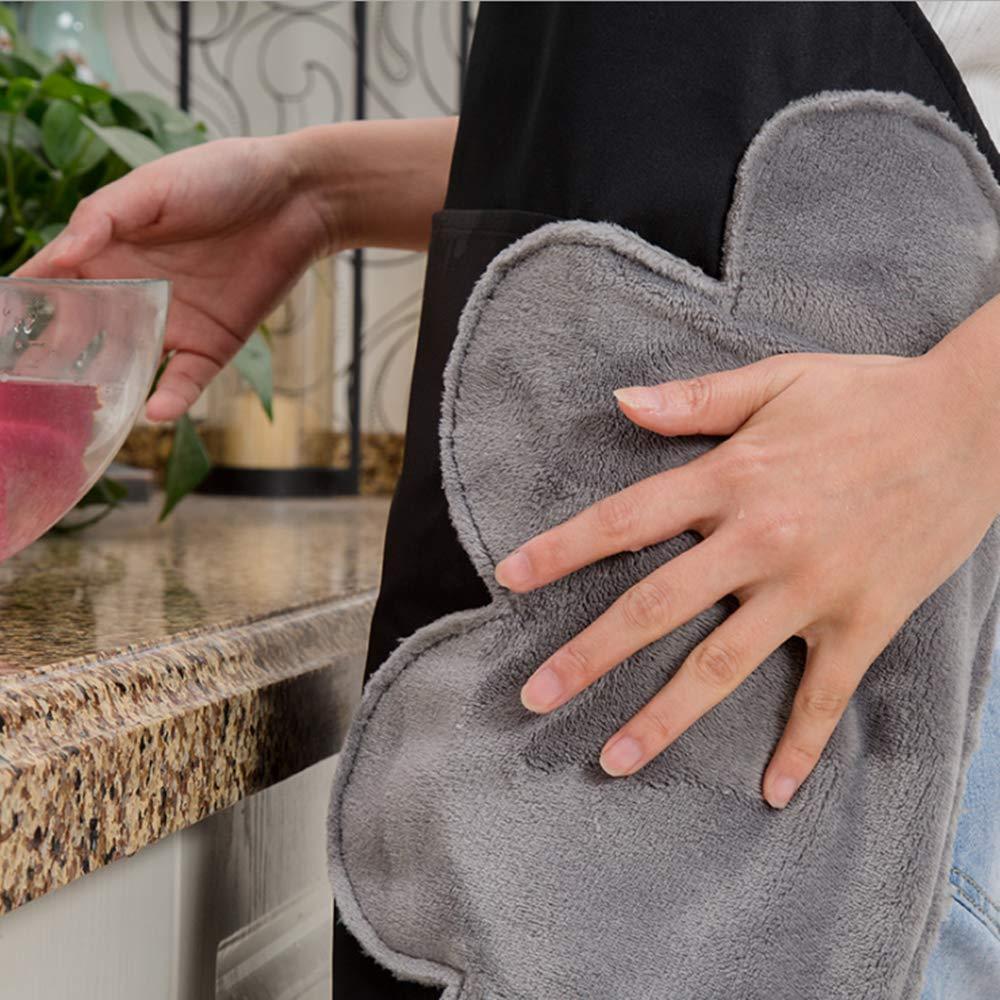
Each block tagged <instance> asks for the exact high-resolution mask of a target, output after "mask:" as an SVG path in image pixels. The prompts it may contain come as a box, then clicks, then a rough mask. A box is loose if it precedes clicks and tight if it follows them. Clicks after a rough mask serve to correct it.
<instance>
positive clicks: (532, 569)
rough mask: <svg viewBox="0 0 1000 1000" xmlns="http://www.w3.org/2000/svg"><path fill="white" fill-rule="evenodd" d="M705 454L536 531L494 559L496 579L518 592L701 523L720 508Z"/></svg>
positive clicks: (714, 514)
mask: <svg viewBox="0 0 1000 1000" xmlns="http://www.w3.org/2000/svg"><path fill="white" fill-rule="evenodd" d="M710 454H711V452H706V453H704V454H702V455H699V456H698V457H697V458H696V459H694V460H692V461H690V462H688V463H687V464H686V465H681V466H678V467H677V468H674V469H668V470H666V471H665V472H661V473H658V474H656V475H654V476H650V477H649V478H648V479H643V480H640V481H639V482H638V483H635V484H633V485H632V486H629V487H627V488H626V489H624V490H621V491H620V492H618V493H613V494H612V495H611V496H609V497H605V498H604V499H603V500H599V501H598V502H597V503H596V504H593V505H592V506H590V507H588V508H586V509H585V510H583V511H581V512H580V513H579V514H576V515H574V516H573V517H571V518H570V519H569V520H568V521H564V522H563V523H562V524H560V525H557V526H556V527H554V528H550V529H549V530H548V531H543V532H542V533H541V534H540V535H536V536H535V537H534V538H532V539H530V540H528V541H527V542H525V543H524V544H523V545H521V546H520V547H519V548H517V549H515V550H514V551H513V552H512V553H510V555H508V556H507V557H506V558H505V559H502V560H501V561H500V562H499V563H498V564H497V566H496V570H495V574H496V579H497V583H499V584H500V585H501V586H502V587H506V588H508V589H509V590H513V591H516V592H518V593H523V592H525V591H529V590H534V589H535V588H536V587H542V586H544V585H545V584H547V583H552V581H554V580H558V579H559V578H560V577H563V576H566V575H567V574H568V573H573V572H575V571H576V570H578V569H582V568H583V567H584V566H588V565H590V564H591V563H594V562H597V561H598V560H600V559H604V558H606V557H607V556H611V555H615V554H617V553H619V552H636V551H638V550H639V549H642V548H645V547H646V546H648V545H654V544H655V543H657V542H662V541H664V540H665V539H667V538H673V537H674V536H675V535H679V534H681V533H682V532H684V531H686V530H688V529H690V528H695V529H697V528H699V526H700V527H704V526H705V525H706V524H707V523H709V522H710V521H712V520H714V519H715V518H716V516H717V514H718V513H719V512H718V510H717V509H716V505H715V504H713V502H712V500H711V498H712V497H714V496H717V495H718V494H717V492H716V491H714V490H707V489H706V488H705V466H706V460H707V458H708V456H709V455H710Z"/></svg>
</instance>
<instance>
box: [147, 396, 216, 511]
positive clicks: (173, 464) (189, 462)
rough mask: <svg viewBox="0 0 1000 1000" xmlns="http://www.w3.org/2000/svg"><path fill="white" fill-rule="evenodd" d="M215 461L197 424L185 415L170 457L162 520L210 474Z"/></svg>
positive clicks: (175, 431)
mask: <svg viewBox="0 0 1000 1000" xmlns="http://www.w3.org/2000/svg"><path fill="white" fill-rule="evenodd" d="M211 468H212V460H211V459H210V458H209V457H208V452H207V451H205V446H204V445H203V444H202V443H201V438H200V437H198V431H197V430H196V429H195V426H194V422H193V421H192V420H191V418H190V417H189V416H188V415H187V414H186V413H185V414H184V416H182V417H181V418H180V419H179V420H178V421H177V423H176V424H175V425H174V441H173V444H172V445H171V448H170V455H169V457H168V458H167V470H166V480H165V483H164V487H165V490H166V496H165V498H164V501H163V510H161V511H160V520H161V521H162V520H164V519H165V518H166V517H167V515H168V514H169V513H170V512H171V511H172V510H173V509H174V507H176V506H177V504H178V503H179V502H180V500H181V499H183V498H184V497H186V496H187V495H188V493H190V492H191V491H192V490H193V489H195V488H196V487H197V486H198V484H199V483H200V482H201V481H202V480H203V479H204V478H205V476H207V475H208V473H209V471H210V470H211Z"/></svg>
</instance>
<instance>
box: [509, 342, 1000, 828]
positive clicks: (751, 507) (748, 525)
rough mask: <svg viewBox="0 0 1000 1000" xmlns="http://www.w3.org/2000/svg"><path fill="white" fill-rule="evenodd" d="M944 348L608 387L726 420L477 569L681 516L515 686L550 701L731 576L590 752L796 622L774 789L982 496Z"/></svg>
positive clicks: (968, 531)
mask: <svg viewBox="0 0 1000 1000" xmlns="http://www.w3.org/2000/svg"><path fill="white" fill-rule="evenodd" d="M957 353H958V352H956V351H950V352H949V351H945V350H933V351H931V352H929V353H928V354H925V355H922V356H920V357H916V358H904V357H894V356H887V355H837V354H789V355H779V356H775V357H771V358H768V359H766V360H764V361H760V362H758V363H756V364H752V365H748V366H746V367H744V368H738V369H734V370H732V371H725V372H718V373H715V374H709V375H706V376H703V377H700V378H695V379H688V380H684V381H675V382H667V383H665V384H663V385H659V386H655V387H633V388H628V389H622V390H619V391H618V392H617V393H616V394H615V395H616V396H617V397H618V401H619V405H620V407H621V409H622V411H623V413H624V414H625V416H626V417H627V418H628V419H630V420H632V421H634V422H635V423H636V424H638V425H639V426H641V427H644V428H647V429H648V430H650V431H653V432H654V433H657V434H667V435H686V434H710V435H731V436H730V437H728V438H727V440H725V441H723V442H721V443H720V444H719V445H717V446H716V447H714V448H712V449H711V450H709V451H707V452H705V453H704V454H702V455H700V456H699V457H698V458H697V459H695V460H694V461H691V462H689V463H687V464H686V465H682V466H679V467H677V468H674V469H669V470H666V471H664V472H662V473H660V474H658V475H656V476H653V477H651V478H649V479H645V480H643V481H641V482H638V483H636V484H634V485H633V486H630V487H629V488H627V489H625V490H623V491H621V492H620V493H617V494H614V495H613V496H610V497H608V498H607V499H605V500H602V501H601V502H599V503H597V504H595V505H594V506H592V507H589V508H588V509H586V510H584V511H583V512H582V513H580V514H577V515H576V516H575V517H573V518H571V519H570V520H568V521H565V522H564V523H563V524H560V525H558V526H557V527H555V528H552V529H550V530H548V531H545V532H544V533H542V534H540V535H537V536H536V537H534V538H532V539H531V540H529V541H528V542H526V543H525V544H524V545H522V546H520V548H518V549H517V550H516V551H515V552H513V553H511V554H510V555H508V556H507V557H506V558H505V559H504V560H503V561H502V562H501V563H500V564H499V565H498V566H497V568H496V578H497V581H498V582H499V583H501V584H502V585H503V586H505V587H508V588H510V589H511V590H514V591H519V592H523V591H529V590H532V589H534V588H536V587H540V586H544V585H545V584H547V583H550V582H552V581H553V580H557V579H559V578H560V577H563V576H565V575H567V574H569V573H572V572H573V571H575V570H577V569H580V568H581V567H583V566H586V565H588V564H590V563H593V562H596V561H598V560H600V559H603V558H605V557H606V556H609V555H612V554H613V553H617V552H623V551H635V550H638V549H640V548H643V547H645V546H648V545H652V544H654V543H656V542H659V541H662V540H664V539H667V538H671V537H673V536H675V535H678V534H680V533H682V532H683V531H685V530H689V529H692V530H694V531H697V532H698V533H699V534H700V535H701V536H702V540H701V541H699V542H698V543H697V544H696V545H694V546H693V547H691V548H690V549H688V550H686V551H685V552H683V553H682V554H681V555H679V556H677V557H676V558H674V559H671V560H670V561H668V562H666V563H665V564H664V565H663V566H661V567H660V568H659V569H657V570H656V571H655V572H653V573H652V574H650V575H649V576H648V577H646V578H645V579H644V580H642V581H640V582H639V583H637V584H636V585H635V586H633V587H632V588H630V589H629V590H628V591H626V592H625V593H624V594H623V595H622V596H621V597H620V598H618V600H616V601H615V602H614V603H613V604H612V605H611V606H610V607H609V608H608V610H607V611H606V612H605V613H604V614H602V615H601V616H600V617H599V618H598V619H597V620H596V621H595V622H593V624H591V625H589V626H588V627H587V628H585V629H584V630H583V631H582V632H580V633H579V634H578V635H576V636H575V637H574V638H572V639H571V640H570V641H569V642H568V643H566V644H565V645H564V646H562V647H561V648H560V649H559V650H557V651H556V652H555V653H554V654H553V655H552V656H550V657H549V658H548V659H547V660H546V661H545V662H544V663H543V664H541V666H539V667H538V669H537V670H536V671H535V672H534V673H533V674H532V676H531V677H530V678H529V679H528V681H527V683H526V684H525V685H524V687H523V689H522V692H521V698H522V701H523V702H524V705H525V706H526V707H527V708H528V709H530V710H532V711H534V712H550V711H552V710H553V709H554V708H556V707H558V706H559V705H562V704H563V703H564V702H566V701H567V700H569V699H570V698H572V697H573V696H574V695H576V694H579V692H580V691H582V690H583V689H584V688H586V687H587V686H588V685H589V684H591V683H593V682H594V681H595V680H596V679H597V678H599V677H600V676H601V675H603V674H605V673H607V672H608V671H609V670H611V669H612V668H613V667H614V666H615V665H617V664H619V663H620V662H621V661H622V660H624V659H625V658H626V657H628V656H630V655H631V654H633V653H635V652H636V651H637V650H639V649H641V648H642V647H644V646H646V645H648V644H649V643H651V642H653V641H654V640H656V639H658V638H660V637H661V636H663V635H665V634H666V633H668V632H670V631H671V630H672V629H674V628H677V627H678V626H679V625H681V624H682V623H683V622H685V621H687V620H689V619H691V618H693V617H694V616H695V615H697V614H698V613H699V612H701V611H702V610H704V609H705V608H708V607H710V606H711V605H713V604H714V603H715V602H717V601H718V600H720V599H721V598H722V597H724V596H725V595H727V594H733V595H735V596H736V598H737V599H738V600H739V604H740V606H739V607H738V608H737V610H736V611H734V612H733V613H732V614H731V615H730V616H729V617H728V618H727V619H726V620H725V621H724V622H723V623H722V624H721V625H719V627H718V628H716V629H715V631H714V632H713V633H712V634H711V635H709V636H708V637H707V638H706V639H705V640H704V641H702V642H701V643H700V644H699V645H698V646H696V647H695V649H693V650H692V651H691V653H690V655H689V656H688V657H687V658H686V660H685V661H684V662H683V664H682V665H681V666H680V668H679V669H678V671H677V673H676V674H675V675H674V676H673V677H672V678H671V679H670V681H669V682H668V683H667V684H666V685H665V686H664V687H663V688H662V690H660V691H659V692H658V693H657V695H656V696H655V697H654V698H653V699H652V700H651V701H650V702H649V703H648V704H647V705H646V706H645V707H644V708H643V709H642V710H641V711H640V712H639V713H638V714H636V715H635V716H634V717H633V718H632V719H630V720H629V721H628V722H627V723H626V724H625V725H624V726H623V727H622V728H621V729H620V730H619V731H618V732H617V733H615V734H614V735H613V736H612V737H611V738H610V739H609V740H608V742H607V743H606V744H605V746H604V748H603V750H602V753H601V765H602V767H603V768H604V770H605V771H607V772H608V773H609V774H611V775H627V774H632V773H633V772H635V771H637V770H638V769H639V768H641V767H643V766H644V765H645V764H646V763H648V762H649V761H650V760H651V759H652V758H653V757H655V756H656V755H657V754H658V753H660V752H661V751H662V750H663V749H664V748H665V747H667V746H668V745H669V744H670V743H672V742H673V741H674V740H676V739H677V738H678V737H679V736H680V735H681V734H682V733H683V732H684V731H685V730H686V729H687V728H688V727H689V726H691V725H692V723H694V722H695V721H696V720H697V719H698V718H699V717H700V716H702V715H704V714H705V713H706V712H708V711H710V710H711V709H712V707H713V706H714V705H716V704H718V703H719V702H720V701H721V700H722V699H723V698H725V697H726V696H727V695H728V694H730V693H731V692H732V691H733V690H734V689H735V688H736V687H737V685H739V684H740V683H741V682H742V681H743V680H744V679H745V678H746V677H747V676H748V675H749V674H750V673H751V672H752V671H753V670H754V669H755V668H756V667H757V666H758V665H759V664H760V663H761V662H762V661H763V660H764V659H765V658H766V657H767V656H768V655H769V654H770V653H771V652H772V651H774V650H775V649H777V648H778V647H779V646H780V645H781V644H782V643H783V642H784V641H785V640H787V639H788V638H789V637H791V636H793V635H798V636H801V637H802V638H803V639H804V640H805V643H806V646H807V648H808V656H807V661H806V666H805V672H804V674H803V677H802V681H801V684H800V686H799V688H798V691H797V693H796V696H795V700H794V705H793V708H792V712H791V715H790V717H789V719H788V722H787V725H786V727H785V730H784V733H783V735H782V737H781V740H780V741H779V743H778V746H777V748H776V749H775V751H774V754H773V756H772V759H771V762H770V764H769V765H768V768H767V771H766V774H765V775H764V781H763V792H764V797H765V798H766V799H767V801H768V802H769V803H770V804H771V805H772V806H774V807H776V808H782V807H783V806H785V805H786V804H787V802H788V801H789V799H790V798H791V797H792V796H793V795H794V794H795V792H796V790H797V789H798V787H799V786H800V785H801V783H802V782H803V781H804V780H805V778H806V777H807V776H808V775H809V773H810V772H811V771H812V769H813V767H814V766H815V765H816V762H817V760H818V758H819V756H820V753H821V751H822V750H823V748H824V746H825V745H826V743H827V741H828V740H829V738H830V735H831V734H832V732H833V730H834V727H835V726H836V725H837V722H838V720H839V719H840V717H841V715H842V714H843V712H844V709H845V707H846V706H847V703H848V701H849V699H850V698H851V696H852V694H853V693H854V690H855V688H856V687H857V686H858V684H859V682H860V681H861V679H862V677H863V676H864V674H865V672H866V671H867V670H868V668H869V666H870V665H871V663H872V661H873V660H875V658H876V657H877V656H878V655H879V653H881V651H882V650H883V649H884V648H885V647H886V645H887V644H888V643H889V641H890V639H892V637H893V636H894V635H895V633H896V632H897V631H898V630H899V628H900V627H901V626H902V624H903V623H904V621H905V620H906V619H907V618H908V617H909V615H910V614H911V612H912V611H913V610H914V609H915V608H916V607H917V606H918V605H919V604H920V603H921V602H922V601H923V600H924V599H925V598H926V597H928V596H929V595H930V594H931V593H932V592H933V591H934V590H936V589H937V587H938V586H940V584H941V583H943V582H944V581H945V580H946V579H947V578H948V577H949V576H950V575H951V574H952V573H953V572H954V571H955V570H956V569H957V568H958V567H959V566H960V565H961V564H962V563H963V562H964V561H965V559H966V558H967V557H968V556H969V555H970V554H971V553H972V551H973V550H974V549H975V547H976V545H977V544H978V543H979V541H980V539H982V537H983V535H984V534H985V533H986V531H987V529H988V528H989V526H990V524H991V522H992V521H993V518H994V517H995V516H996V515H997V513H998V511H1000V462H998V460H997V459H996V458H995V457H994V455H995V454H996V452H997V437H996V421H995V420H993V421H989V420H987V419H985V417H984V401H983V396H982V395H981V394H977V393H975V392H973V391H971V390H970V388H969V386H970V384H971V383H973V382H975V378H974V377H973V378H971V379H970V373H969V371H968V370H967V367H966V366H962V365H961V364H960V363H958V364H957V363H956V357H955V356H956V354H957ZM962 367H966V370H964V371H961V372H960V371H959V369H960V368H962Z"/></svg>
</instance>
